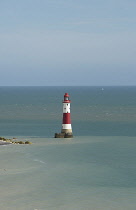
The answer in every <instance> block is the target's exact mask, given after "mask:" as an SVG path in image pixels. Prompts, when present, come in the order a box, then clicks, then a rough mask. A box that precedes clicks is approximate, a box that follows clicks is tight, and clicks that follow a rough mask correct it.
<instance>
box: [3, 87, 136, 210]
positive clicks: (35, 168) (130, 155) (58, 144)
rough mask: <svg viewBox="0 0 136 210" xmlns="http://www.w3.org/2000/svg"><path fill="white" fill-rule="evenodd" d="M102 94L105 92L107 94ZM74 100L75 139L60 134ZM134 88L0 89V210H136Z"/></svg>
mask: <svg viewBox="0 0 136 210" xmlns="http://www.w3.org/2000/svg"><path fill="white" fill-rule="evenodd" d="M102 88H103V89H102ZM65 92H68V93H69V94H70V96H71V100H72V104H71V117H72V127H73V133H74V138H73V139H54V138H52V137H53V136H54V133H55V132H59V131H60V129H61V120H62V103H61V102H62V99H63V94H64V93H65ZM135 92H136V87H65V88H64V87H12V88H10V87H1V88H0V96H1V101H0V132H1V135H0V136H4V137H6V136H7V137H17V138H18V139H19V140H23V141H25V140H30V141H32V143H33V144H32V145H8V146H1V147H0V183H1V190H0V191H1V195H0V209H2V210H15V209H17V210H64V209H65V210H109V209H110V210H135V206H136V200H135V197H136V164H135V163H136V129H135V127H136V123H135V122H136V121H135V120H136V119H135V118H136V115H135V113H136V112H135V111H136V110H135V109H136V108H135V105H136V97H135Z"/></svg>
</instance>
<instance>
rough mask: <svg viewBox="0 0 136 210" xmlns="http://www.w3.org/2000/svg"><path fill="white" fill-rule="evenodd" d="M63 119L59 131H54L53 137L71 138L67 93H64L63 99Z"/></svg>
mask: <svg viewBox="0 0 136 210" xmlns="http://www.w3.org/2000/svg"><path fill="white" fill-rule="evenodd" d="M62 103H63V119H62V129H61V133H55V138H72V137H73V133H72V126H71V116H70V103H71V101H70V99H69V94H68V93H65V95H64V100H63V102H62Z"/></svg>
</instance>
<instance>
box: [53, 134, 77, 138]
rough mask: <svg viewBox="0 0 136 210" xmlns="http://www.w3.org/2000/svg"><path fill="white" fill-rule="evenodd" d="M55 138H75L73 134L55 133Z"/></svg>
mask: <svg viewBox="0 0 136 210" xmlns="http://www.w3.org/2000/svg"><path fill="white" fill-rule="evenodd" d="M54 138H73V134H72V133H55V136H54Z"/></svg>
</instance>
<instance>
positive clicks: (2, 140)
mask: <svg viewBox="0 0 136 210" xmlns="http://www.w3.org/2000/svg"><path fill="white" fill-rule="evenodd" d="M7 144H32V142H30V141H17V139H16V138H12V139H6V138H4V137H0V145H7Z"/></svg>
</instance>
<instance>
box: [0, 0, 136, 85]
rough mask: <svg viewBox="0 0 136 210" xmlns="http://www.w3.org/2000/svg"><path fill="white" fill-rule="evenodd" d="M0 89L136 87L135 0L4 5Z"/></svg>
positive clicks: (6, 1) (33, 0) (10, 0)
mask: <svg viewBox="0 0 136 210" xmlns="http://www.w3.org/2000/svg"><path fill="white" fill-rule="evenodd" d="M0 85H27V86H28V85H40V86H43V85H44V86H46V85H51V86H52V85H66V86H68V85H136V0H1V1H0Z"/></svg>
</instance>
